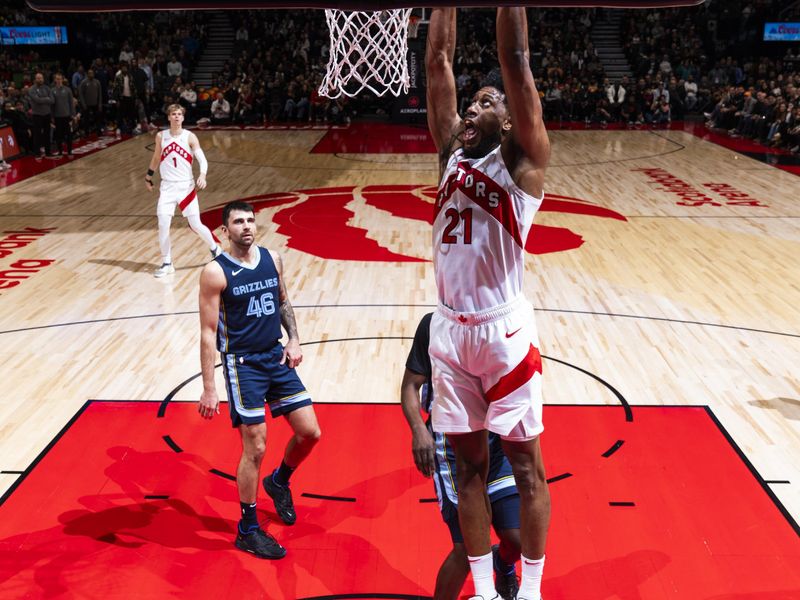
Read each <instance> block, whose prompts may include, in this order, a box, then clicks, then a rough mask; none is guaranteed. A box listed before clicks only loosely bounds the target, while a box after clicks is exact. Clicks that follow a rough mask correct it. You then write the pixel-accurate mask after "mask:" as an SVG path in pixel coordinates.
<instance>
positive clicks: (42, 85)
mask: <svg viewBox="0 0 800 600" xmlns="http://www.w3.org/2000/svg"><path fill="white" fill-rule="evenodd" d="M17 4H18V6H12V7H8V6H5V7H3V8H0V25H3V24H4V25H14V26H24V25H48V24H54V25H55V24H58V25H66V26H67V31H68V39H69V44H68V45H66V46H11V47H0V50H1V51H0V119H2V120H4V121H6V122H8V123H10V124H11V126H12V127H13V129H14V132H15V137H16V138H17V141H18V143H19V145H20V147H21V148H22V149H23V150H25V151H26V152H28V153H30V154H35V155H37V156H38V155H50V154H51V144H52V143H53V142H55V143H56V148H55V149H56V150H57V151H58V152H59V153H61V152H63V150H67V153H68V154H69V153H71V145H72V137H73V135H89V134H99V133H102V132H103V131H105V130H106V128H107V127H110V128H112V129H116V131H117V132H118V133H120V134H122V133H139V132H141V131H143V130H147V129H149V128H151V127H153V125H152V122H153V121H154V120H158V119H161V120H162V121H163V108H164V107H165V106H167V105H168V104H170V103H171V102H172V101H173V99H174V98H178V97H185V96H186V95H188V93H187V92H186V90H187V89H191V88H192V86H193V84H192V82H191V81H189V80H188V76H189V74H190V73H191V70H192V68H193V66H194V65H195V63H196V61H197V58H198V54H199V51H200V50H201V48H202V45H203V43H204V40H205V38H206V21H207V18H208V16H207V13H205V12H203V11H196V12H157V13H152V14H150V15H148V16H147V17H145V18H143V17H142V14H141V13H87V14H81V15H65V14H61V13H59V14H47V13H34V12H33V11H31V10H30V9H27V8H26V7H25V6H24V4H23V3H22V2H19V3H17ZM121 32H124V33H123V34H121ZM65 92H66V93H65ZM65 117H66V122H65V120H64V118H65Z"/></svg>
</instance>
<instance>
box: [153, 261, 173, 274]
mask: <svg viewBox="0 0 800 600" xmlns="http://www.w3.org/2000/svg"><path fill="white" fill-rule="evenodd" d="M174 272H175V267H174V266H173V264H172V263H164V264H162V265H161V266H160V267H158V268H157V269H156V270H155V272H154V273H153V275H154V276H155V277H164V275H172V274H173V273H174Z"/></svg>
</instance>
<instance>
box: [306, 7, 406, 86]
mask: <svg viewBox="0 0 800 600" xmlns="http://www.w3.org/2000/svg"><path fill="white" fill-rule="evenodd" d="M410 14H411V9H410V8H401V9H396V10H377V11H343V10H338V9H326V10H325V19H326V20H327V21H328V28H329V29H330V56H329V57H328V67H327V72H326V73H325V77H324V78H323V80H322V83H321V84H320V86H319V93H320V95H321V96H327V97H329V98H338V97H340V96H342V95H345V96H349V97H351V98H352V97H354V96H356V95H358V94H359V93H360V92H361V91H363V90H365V89H367V90H369V91H371V92H372V93H373V94H375V95H376V96H383V95H384V94H386V93H387V92H391V93H392V94H393V95H395V96H399V95H400V94H401V93H405V92H407V91H408V87H409V77H408V63H407V60H406V55H407V53H408V40H407V38H408V28H409V15H410ZM416 21H417V22H416V23H415V27H416V26H418V21H419V19H418V18H417V19H416Z"/></svg>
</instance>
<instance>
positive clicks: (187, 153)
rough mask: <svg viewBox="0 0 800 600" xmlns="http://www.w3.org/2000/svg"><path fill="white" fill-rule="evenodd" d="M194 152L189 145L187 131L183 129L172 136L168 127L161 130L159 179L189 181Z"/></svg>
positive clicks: (191, 177)
mask: <svg viewBox="0 0 800 600" xmlns="http://www.w3.org/2000/svg"><path fill="white" fill-rule="evenodd" d="M193 161H194V152H192V149H191V148H190V147H189V132H188V131H187V130H185V129H183V130H182V131H181V132H180V134H179V135H178V136H176V137H172V134H170V132H169V129H165V130H164V131H162V132H161V163H160V165H159V167H158V172H159V173H160V174H161V181H187V180H188V181H191V180H192V179H194V175H193V174H192V162H193Z"/></svg>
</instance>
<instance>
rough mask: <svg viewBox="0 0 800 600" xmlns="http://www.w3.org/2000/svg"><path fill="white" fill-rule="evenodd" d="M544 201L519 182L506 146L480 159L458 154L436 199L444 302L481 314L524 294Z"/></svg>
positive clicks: (437, 266)
mask: <svg viewBox="0 0 800 600" xmlns="http://www.w3.org/2000/svg"><path fill="white" fill-rule="evenodd" d="M542 199H543V198H534V197H533V196H531V195H530V194H528V193H526V192H524V191H523V190H522V189H520V188H519V186H517V184H516V183H514V180H513V179H512V178H511V174H510V173H509V172H508V168H507V167H506V165H505V163H504V162H503V156H502V153H501V147H500V146H498V147H497V148H495V149H494V150H493V151H492V152H490V153H489V154H487V155H486V156H483V157H481V158H477V159H469V158H467V157H466V156H465V155H464V152H463V150H461V149H458V150H456V151H455V152H454V153H453V154H452V155H451V156H450V160H449V161H448V163H447V168H446V169H445V172H444V174H443V175H442V181H441V183H440V185H439V193H438V195H437V197H436V205H435V208H434V215H435V216H434V221H433V262H434V272H435V277H436V285H437V288H438V291H439V301H440V302H441V303H442V304H444V305H445V306H449V307H450V308H452V309H454V310H457V311H464V312H478V311H482V310H487V309H491V308H493V307H495V306H500V305H501V304H506V303H507V302H510V301H511V300H513V299H514V298H516V297H517V296H519V295H520V294H521V293H522V279H523V273H524V271H525V241H526V239H527V237H528V232H529V231H530V228H531V225H532V223H533V216H534V215H535V214H536V211H537V210H538V209H539V206H540V205H541V203H542Z"/></svg>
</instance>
